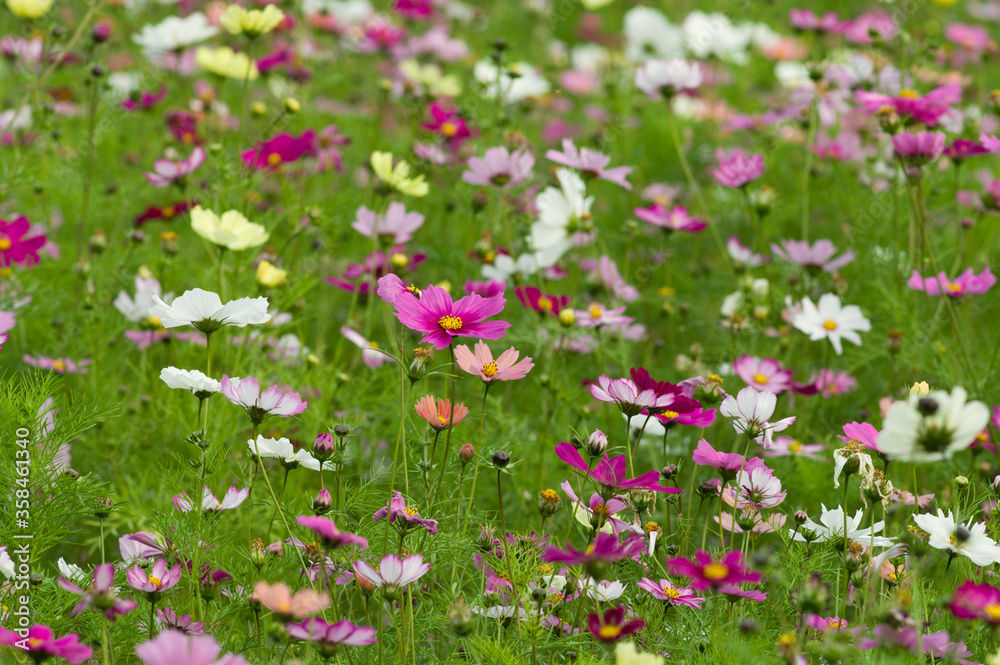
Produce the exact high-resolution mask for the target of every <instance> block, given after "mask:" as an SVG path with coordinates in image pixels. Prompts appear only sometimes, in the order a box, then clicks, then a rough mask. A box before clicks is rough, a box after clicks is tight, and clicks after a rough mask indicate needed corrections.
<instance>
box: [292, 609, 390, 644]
mask: <svg viewBox="0 0 1000 665" xmlns="http://www.w3.org/2000/svg"><path fill="white" fill-rule="evenodd" d="M285 630H287V631H288V635H289V637H292V638H294V639H296V640H304V641H307V642H319V643H320V644H321V645H323V646H326V647H331V648H336V647H339V646H348V647H360V646H365V645H367V644H375V629H374V628H369V627H367V626H359V625H357V624H355V623H353V622H352V621H350V620H349V619H342V620H341V621H338V622H337V623H327V622H326V620H324V619H320V618H318V617H317V618H313V619H306V620H305V621H303V622H302V623H290V624H286V625H285Z"/></svg>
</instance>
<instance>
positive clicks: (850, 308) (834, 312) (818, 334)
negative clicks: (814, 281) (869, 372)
mask: <svg viewBox="0 0 1000 665" xmlns="http://www.w3.org/2000/svg"><path fill="white" fill-rule="evenodd" d="M791 323H792V325H793V326H795V327H796V328H798V329H799V330H801V331H802V332H804V333H805V334H807V335H809V339H811V340H813V341H814V342H815V341H817V340H821V339H823V338H827V339H829V340H830V343H831V344H833V350H834V351H836V352H837V355H838V356H839V355H840V354H842V353H843V352H844V347H843V345H842V344H841V339H846V340H847V341H849V342H853V343H854V344H857V345H858V346H860V345H861V336H860V335H859V334H858V331H859V330H860V331H861V332H868V331H869V330H871V329H872V324H871V322H870V321H868V319H866V318H865V317H864V315H863V314H861V309H860V308H859V307H858V306H857V305H847V306H846V307H842V306H841V305H840V298H839V297H837V296H836V295H834V294H832V293H827V294H825V295H823V296H822V297H820V299H819V304H818V305H814V304H813V301H812V300H810V299H809V298H808V297H805V298H803V299H802V305H801V310H798V311H796V310H795V308H793V309H792V312H791Z"/></svg>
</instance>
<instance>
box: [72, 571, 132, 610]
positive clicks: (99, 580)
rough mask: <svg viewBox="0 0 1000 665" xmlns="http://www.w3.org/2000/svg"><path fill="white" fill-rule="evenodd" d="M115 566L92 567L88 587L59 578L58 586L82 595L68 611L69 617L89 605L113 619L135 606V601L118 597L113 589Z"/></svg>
mask: <svg viewBox="0 0 1000 665" xmlns="http://www.w3.org/2000/svg"><path fill="white" fill-rule="evenodd" d="M114 583H115V566H114V564H111V563H105V564H101V565H100V566H98V567H97V568H95V569H94V583H93V584H92V585H91V586H90V588H89V589H86V590H84V589H81V588H80V587H78V586H76V585H75V584H73V583H72V582H70V581H69V580H66V579H64V578H62V577H60V578H59V586H61V587H62V588H63V589H65V590H66V591H69V592H70V593H74V594H76V595H78V596H82V598H81V599H80V602H78V603H77V604H76V606H75V607H74V608H73V609H72V611H70V613H69V615H70V617H75V616H77V615H79V614H81V613H82V612H84V611H85V610H87V608H89V607H94V608H96V609H97V610H98V611H99V612H101V614H103V615H104V616H105V618H107V619H108V620H109V621H114V620H115V619H117V618H118V617H119V616H120V615H123V614H128V613H129V612H131V611H132V610H134V609H135V608H136V604H135V602H133V601H131V600H125V599H124V598H118V597H117V596H116V595H115V590H114Z"/></svg>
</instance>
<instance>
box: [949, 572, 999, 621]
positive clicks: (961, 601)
mask: <svg viewBox="0 0 1000 665" xmlns="http://www.w3.org/2000/svg"><path fill="white" fill-rule="evenodd" d="M949 607H950V609H951V613H952V614H954V615H955V616H956V617H958V618H959V619H982V620H983V621H985V622H986V623H988V624H989V625H991V626H996V625H998V624H1000V589H997V588H996V587H995V586H993V585H991V584H986V583H983V584H976V583H975V582H973V581H972V580H966V581H965V582H962V584H961V586H959V587H958V588H957V589H955V592H954V593H953V594H952V596H951V603H950V605H949Z"/></svg>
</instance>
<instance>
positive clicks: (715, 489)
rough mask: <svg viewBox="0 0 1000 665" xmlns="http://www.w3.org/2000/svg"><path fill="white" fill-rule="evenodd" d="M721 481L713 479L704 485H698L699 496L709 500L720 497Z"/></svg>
mask: <svg viewBox="0 0 1000 665" xmlns="http://www.w3.org/2000/svg"><path fill="white" fill-rule="evenodd" d="M719 485H720V483H719V479H718V478H713V479H712V480H706V481H705V482H703V483H698V496H700V497H702V498H706V499H707V498H708V497H712V496H718V495H719Z"/></svg>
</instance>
